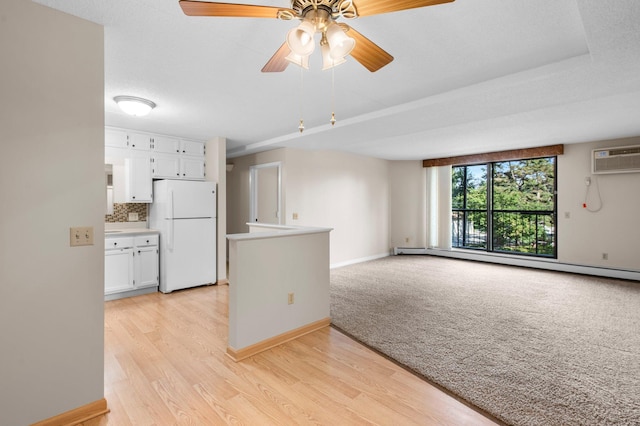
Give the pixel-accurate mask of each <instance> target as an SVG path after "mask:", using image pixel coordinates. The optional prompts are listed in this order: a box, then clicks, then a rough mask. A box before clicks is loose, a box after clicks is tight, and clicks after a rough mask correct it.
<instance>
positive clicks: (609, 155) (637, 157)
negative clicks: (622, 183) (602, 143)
mask: <svg viewBox="0 0 640 426" xmlns="http://www.w3.org/2000/svg"><path fill="white" fill-rule="evenodd" d="M591 172H592V173H593V174H605V173H631V172H640V145H637V146H620V147H616V148H601V149H594V150H593V152H592V155H591Z"/></svg>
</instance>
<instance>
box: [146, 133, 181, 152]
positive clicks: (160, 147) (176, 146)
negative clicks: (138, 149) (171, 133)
mask: <svg viewBox="0 0 640 426" xmlns="http://www.w3.org/2000/svg"><path fill="white" fill-rule="evenodd" d="M152 140H153V152H160V153H164V154H179V153H180V139H177V138H170V137H167V136H155V135H154V136H153V137H152Z"/></svg>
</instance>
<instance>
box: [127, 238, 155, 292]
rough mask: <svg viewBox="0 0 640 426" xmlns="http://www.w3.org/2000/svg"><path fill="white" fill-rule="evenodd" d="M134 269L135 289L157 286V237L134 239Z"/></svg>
mask: <svg viewBox="0 0 640 426" xmlns="http://www.w3.org/2000/svg"><path fill="white" fill-rule="evenodd" d="M135 246H136V248H135V252H134V256H133V257H134V267H133V269H134V270H135V272H136V276H135V279H134V280H135V286H136V287H137V288H142V287H150V286H156V287H157V286H158V236H157V235H154V236H141V237H136V239H135Z"/></svg>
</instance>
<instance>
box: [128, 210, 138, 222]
mask: <svg viewBox="0 0 640 426" xmlns="http://www.w3.org/2000/svg"><path fill="white" fill-rule="evenodd" d="M138 220H140V215H139V214H138V213H137V212H129V222H137V221H138Z"/></svg>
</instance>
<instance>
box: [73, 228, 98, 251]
mask: <svg viewBox="0 0 640 426" xmlns="http://www.w3.org/2000/svg"><path fill="white" fill-rule="evenodd" d="M69 245H70V246H71V247H77V246H92V245H93V226H76V227H73V228H69Z"/></svg>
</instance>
